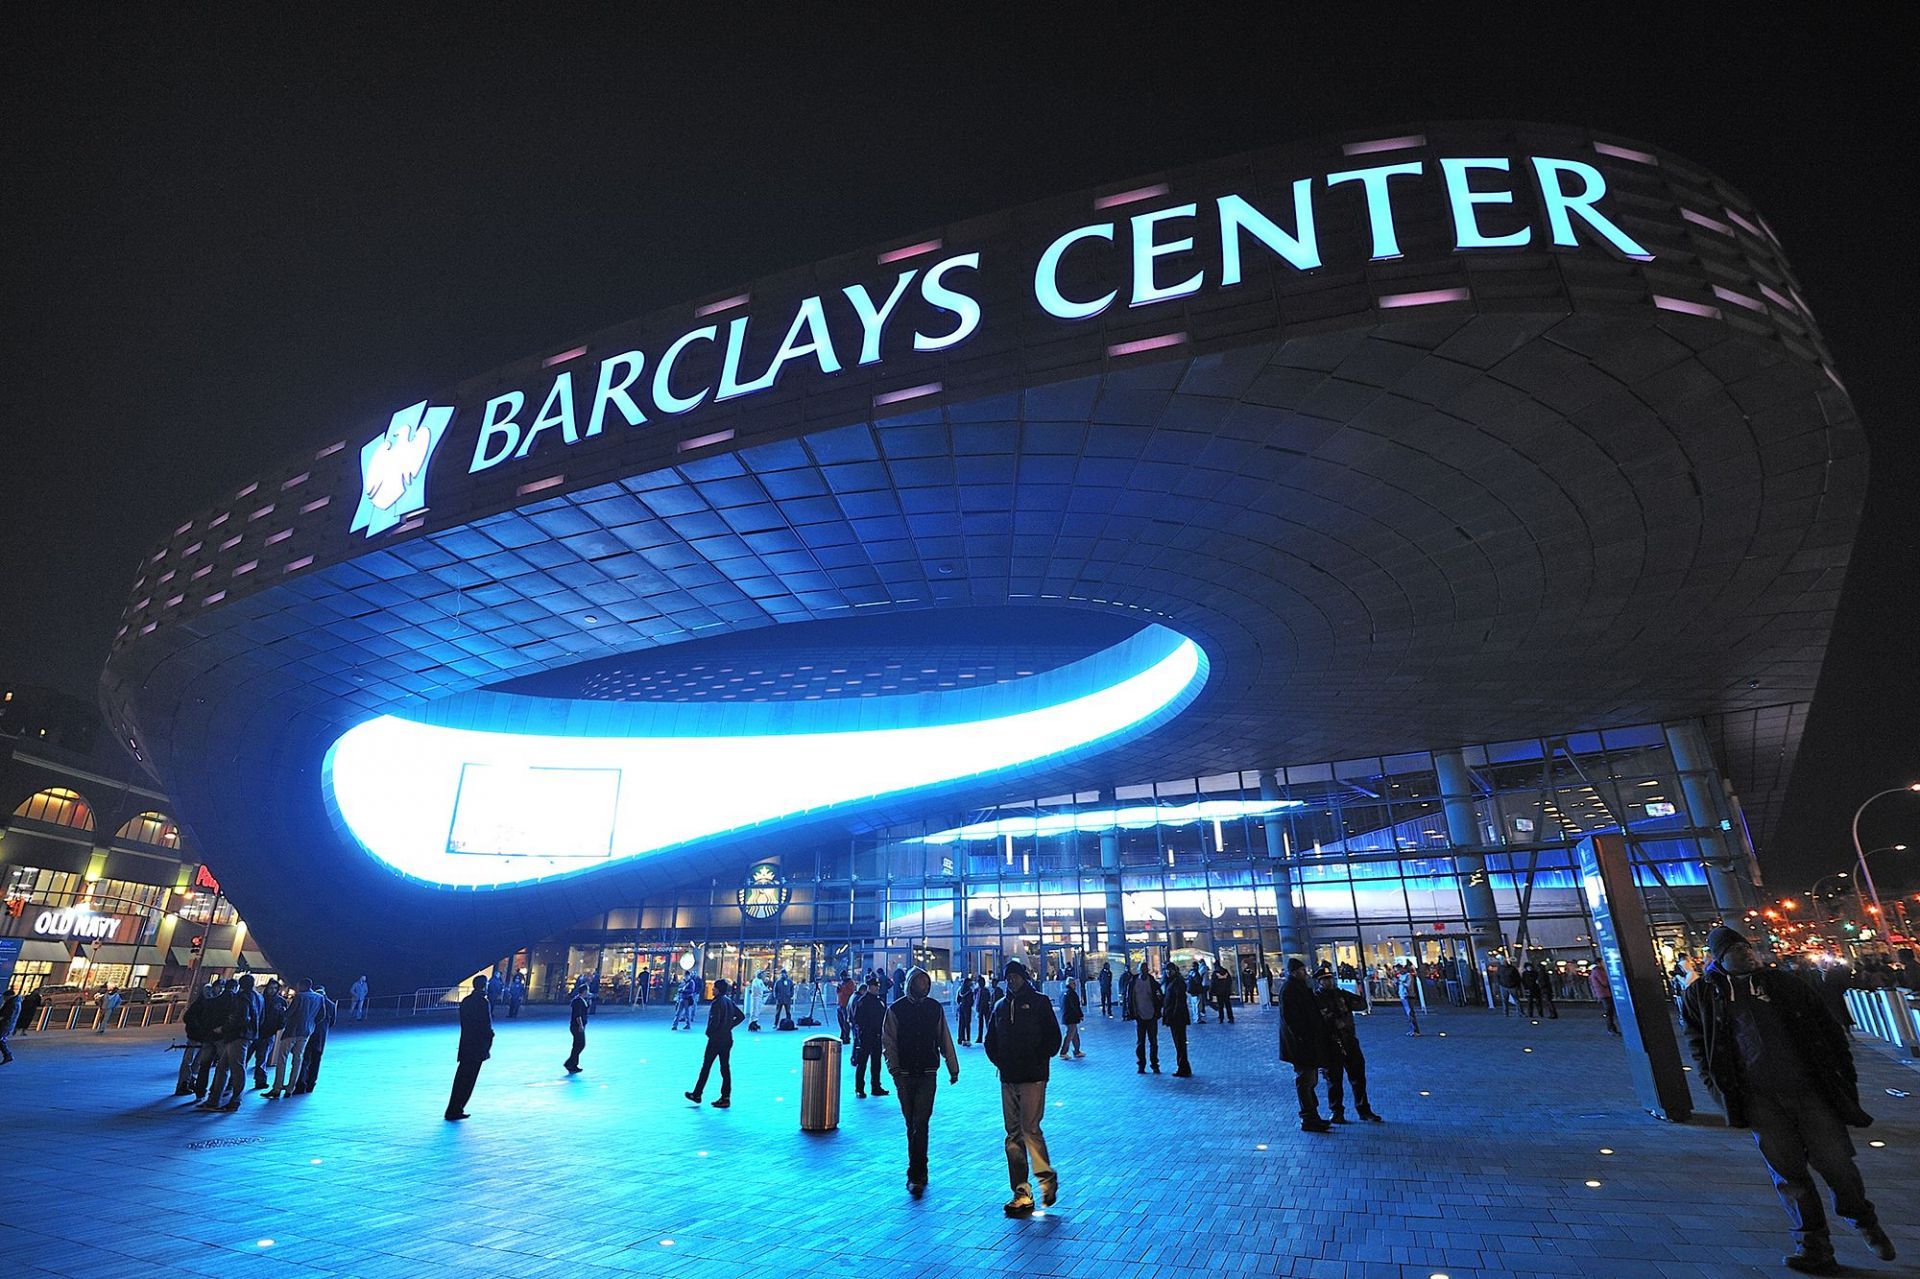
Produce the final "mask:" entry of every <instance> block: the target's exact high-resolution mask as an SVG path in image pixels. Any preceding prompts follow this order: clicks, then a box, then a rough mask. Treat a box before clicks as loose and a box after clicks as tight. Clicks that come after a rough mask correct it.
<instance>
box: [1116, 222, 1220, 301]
mask: <svg viewBox="0 0 1920 1279" xmlns="http://www.w3.org/2000/svg"><path fill="white" fill-rule="evenodd" d="M1199 211H1200V210H1199V206H1198V205H1194V204H1181V205H1176V206H1175V207H1173V208H1171V209H1161V210H1159V211H1158V212H1154V213H1142V214H1141V215H1140V216H1138V217H1136V218H1134V219H1133V221H1132V223H1131V224H1130V228H1131V230H1132V232H1133V296H1132V298H1131V300H1130V301H1129V302H1128V305H1129V306H1145V305H1147V304H1148V303H1149V302H1164V301H1166V300H1167V299H1168V298H1184V297H1187V296H1188V295H1190V294H1194V293H1198V292H1199V291H1200V284H1201V282H1202V281H1203V280H1205V279H1206V273H1205V272H1202V271H1195V272H1194V273H1193V274H1192V275H1190V276H1188V277H1187V278H1186V279H1184V280H1182V281H1180V283H1178V284H1174V285H1169V286H1167V287H1166V288H1162V287H1160V285H1158V284H1156V283H1155V282H1154V278H1153V264H1154V261H1155V259H1158V258H1163V257H1166V256H1167V255H1168V254H1170V253H1190V252H1192V251H1193V237H1192V236H1190V235H1189V236H1186V237H1184V238H1182V239H1178V240H1169V241H1167V242H1166V243H1165V244H1161V243H1159V242H1158V241H1156V240H1155V239H1154V238H1153V229H1154V228H1155V227H1157V226H1159V225H1160V224H1161V223H1162V222H1165V221H1166V220H1167V219H1168V218H1190V217H1193V216H1194V215H1195V214H1197V213H1198V212H1199Z"/></svg>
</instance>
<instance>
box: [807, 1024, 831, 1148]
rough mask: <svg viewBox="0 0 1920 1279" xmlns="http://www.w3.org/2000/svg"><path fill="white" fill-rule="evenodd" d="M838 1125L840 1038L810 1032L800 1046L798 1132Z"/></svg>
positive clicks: (823, 1129)
mask: <svg viewBox="0 0 1920 1279" xmlns="http://www.w3.org/2000/svg"><path fill="white" fill-rule="evenodd" d="M839 1126H840V1040H839V1039H838V1038H837V1037H836V1036H833V1035H810V1036H808V1037H807V1039H806V1040H805V1042H803V1043H802V1044H801V1045H800V1131H802V1132H832V1131H833V1130H834V1129H835V1128H838V1127H839Z"/></svg>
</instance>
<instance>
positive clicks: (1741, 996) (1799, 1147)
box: [1680, 925, 1894, 1275]
mask: <svg viewBox="0 0 1920 1279" xmlns="http://www.w3.org/2000/svg"><path fill="white" fill-rule="evenodd" d="M1707 951H1708V953H1709V954H1711V955H1712V957H1713V959H1712V962H1711V963H1710V964H1709V965H1708V967H1707V969H1706V971H1705V973H1704V974H1702V976H1701V977H1700V978H1699V979H1698V980H1696V981H1694V982H1693V983H1692V984H1691V985H1689V986H1688V987H1687V990H1686V994H1685V995H1684V996H1682V998H1681V1003H1680V1011H1681V1018H1682V1020H1683V1021H1684V1022H1685V1023H1686V1028H1687V1047H1688V1048H1689V1049H1691V1050H1692V1052H1693V1060H1694V1062H1695V1063H1696V1066H1697V1068H1698V1070H1699V1073H1700V1078H1701V1079H1702V1080H1703V1081H1704V1082H1705V1083H1706V1085H1707V1091H1708V1092H1710V1093H1712V1094H1713V1096H1714V1097H1715V1099H1716V1100H1718V1101H1719V1102H1720V1104H1721V1105H1722V1106H1723V1107H1725V1109H1726V1112H1727V1124H1728V1125H1729V1126H1730V1127H1734V1128H1751V1129H1753V1139H1754V1141H1755V1143H1756V1144H1758V1145H1759V1147H1760V1155H1761V1157H1762V1158H1764V1159H1765V1160H1766V1161H1767V1171H1768V1172H1769V1173H1771V1174H1772V1176H1773V1185H1774V1189H1775V1190H1776V1191H1777V1192H1778V1193H1779V1195H1780V1202H1781V1204H1782V1206H1784V1207H1785V1208H1786V1210H1787V1220H1788V1221H1789V1222H1790V1223H1791V1224H1792V1227H1793V1233H1794V1237H1795V1239H1796V1240H1797V1241H1798V1243H1799V1248H1798V1250H1797V1251H1796V1252H1794V1253H1793V1255H1791V1256H1789V1257H1787V1258H1785V1262H1786V1264H1787V1265H1788V1266H1789V1267H1790V1268H1792V1269H1794V1270H1798V1271H1800V1272H1802V1273H1804V1274H1816V1275H1817V1274H1832V1273H1834V1272H1835V1271H1836V1270H1837V1269H1838V1263H1837V1262H1836V1261H1835V1259H1834V1254H1833V1237H1832V1235H1831V1233H1830V1232H1829V1230H1828V1227H1827V1214H1826V1211H1825V1209H1823V1208H1822V1207H1821V1205H1820V1194H1819V1191H1818V1190H1817V1189H1816V1188H1815V1186H1814V1184H1813V1175H1812V1172H1810V1171H1809V1167H1811V1168H1812V1169H1814V1170H1817V1171H1818V1172H1819V1173H1820V1176H1821V1177H1822V1178H1824V1179H1825V1180H1826V1183H1827V1186H1828V1187H1829V1188H1830V1189H1831V1190H1832V1191H1833V1210H1834V1211H1835V1212H1837V1213H1839V1214H1840V1215H1841V1216H1842V1217H1845V1218H1847V1219H1848V1220H1849V1221H1851V1222H1852V1223H1853V1225H1854V1228H1855V1229H1856V1230H1858V1231H1859V1232H1860V1235H1861V1237H1862V1238H1864V1239H1865V1240H1866V1241H1867V1246H1868V1247H1869V1248H1872V1249H1873V1251H1874V1253H1875V1255H1877V1256H1878V1257H1880V1259H1881V1260H1883V1261H1892V1260H1893V1258H1894V1250H1893V1241H1892V1240H1891V1239H1889V1238H1887V1232H1886V1231H1885V1230H1883V1229H1881V1227H1880V1218H1879V1215H1878V1214H1877V1213H1876V1212H1875V1211H1874V1207H1873V1204H1872V1202H1871V1201H1870V1200H1868V1198H1867V1187H1866V1181H1865V1179H1864V1178H1862V1177H1861V1175H1860V1169H1859V1167H1858V1166H1857V1165H1856V1164H1855V1163H1854V1161H1853V1155H1854V1151H1853V1142H1852V1141H1851V1140H1850V1139H1849V1138H1848V1136H1847V1128H1848V1127H1849V1126H1852V1127H1855V1128H1864V1127H1866V1126H1867V1125H1868V1124H1870V1123H1872V1122H1873V1119H1872V1117H1871V1116H1869V1115H1868V1114H1867V1113H1866V1112H1865V1111H1864V1110H1862V1109H1861V1108H1860V1085H1859V1080H1858V1078H1857V1076H1856V1075H1855V1073H1854V1065H1853V1049H1852V1048H1851V1047H1850V1046H1849V1045H1848V1043H1847V1034H1846V1031H1845V1030H1844V1029H1843V1028H1842V1027H1841V1025H1840V1023H1838V1022H1836V1021H1835V1020H1834V1019H1833V1017H1832V1015H1831V1014H1829V1013H1828V1012H1827V1010H1826V1008H1825V1007H1824V1006H1823V1005H1822V1004H1821V1002H1820V998H1819V996H1818V995H1816V994H1814V992H1812V991H1810V990H1808V989H1807V987H1806V985H1805V984H1804V983H1802V982H1801V981H1800V980H1799V979H1798V978H1795V977H1793V976H1792V975H1790V974H1786V973H1780V972H1776V971H1773V970H1770V969H1768V968H1766V967H1765V966H1764V965H1763V964H1762V963H1761V962H1760V956H1759V955H1758V954H1757V953H1756V952H1755V951H1754V948H1753V945H1752V943H1750V942H1749V941H1748V940H1747V939H1746V938H1745V937H1743V936H1742V935H1741V934H1740V933H1738V932H1736V931H1734V930H1733V929H1731V928H1728V927H1726V926H1724V925H1723V926H1721V927H1719V928H1716V929H1714V930H1713V931H1712V932H1711V933H1709V934H1707Z"/></svg>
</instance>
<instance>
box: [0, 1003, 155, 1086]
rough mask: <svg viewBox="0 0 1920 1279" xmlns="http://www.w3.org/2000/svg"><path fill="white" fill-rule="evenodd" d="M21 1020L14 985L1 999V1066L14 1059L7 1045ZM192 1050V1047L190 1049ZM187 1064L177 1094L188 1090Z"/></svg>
mask: <svg viewBox="0 0 1920 1279" xmlns="http://www.w3.org/2000/svg"><path fill="white" fill-rule="evenodd" d="M19 1022H20V994H19V992H18V991H16V990H14V988H13V987H11V986H9V987H7V994H6V998H5V999H0V1066H4V1065H5V1064H7V1063H8V1062H10V1061H12V1060H13V1050H12V1049H11V1048H8V1047H7V1040H8V1038H9V1037H11V1036H12V1034H13V1028H14V1027H15V1026H16V1025H18V1024H19ZM188 1051H189V1052H191V1051H192V1049H191V1048H189V1049H188ZM186 1078H187V1064H186V1061H185V1060H184V1058H183V1059H182V1061H181V1063H180V1081H181V1086H180V1087H179V1088H177V1089H175V1090H174V1091H175V1094H176V1095H178V1094H179V1093H183V1092H185V1091H186V1087H185V1085H186Z"/></svg>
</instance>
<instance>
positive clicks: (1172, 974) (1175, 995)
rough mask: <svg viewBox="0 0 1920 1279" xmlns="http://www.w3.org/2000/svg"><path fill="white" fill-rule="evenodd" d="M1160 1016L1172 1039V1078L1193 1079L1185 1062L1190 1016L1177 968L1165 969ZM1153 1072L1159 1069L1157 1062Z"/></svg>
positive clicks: (1190, 1067) (1184, 990)
mask: <svg viewBox="0 0 1920 1279" xmlns="http://www.w3.org/2000/svg"><path fill="white" fill-rule="evenodd" d="M1161 995H1162V997H1161V1001H1160V1016H1161V1018H1162V1019H1163V1020H1164V1021H1165V1022H1166V1023H1167V1034H1168V1035H1169V1036H1171V1037H1172V1039H1173V1060H1174V1069H1173V1077H1174V1078H1175V1079H1191V1078H1193V1066H1192V1064H1191V1063H1189V1062H1188V1061H1187V1024H1188V1022H1189V1020H1190V1019H1191V1014H1190V1013H1189V1012H1188V1011H1187V988H1186V986H1185V984H1184V983H1182V982H1181V980H1180V970H1179V969H1178V968H1177V967H1173V966H1169V967H1168V968H1167V986H1166V989H1165V990H1164V991H1163V992H1161ZM1153 1068H1154V1069H1155V1070H1158V1069H1160V1065H1159V1063H1158V1062H1155V1063H1154V1067H1153Z"/></svg>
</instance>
